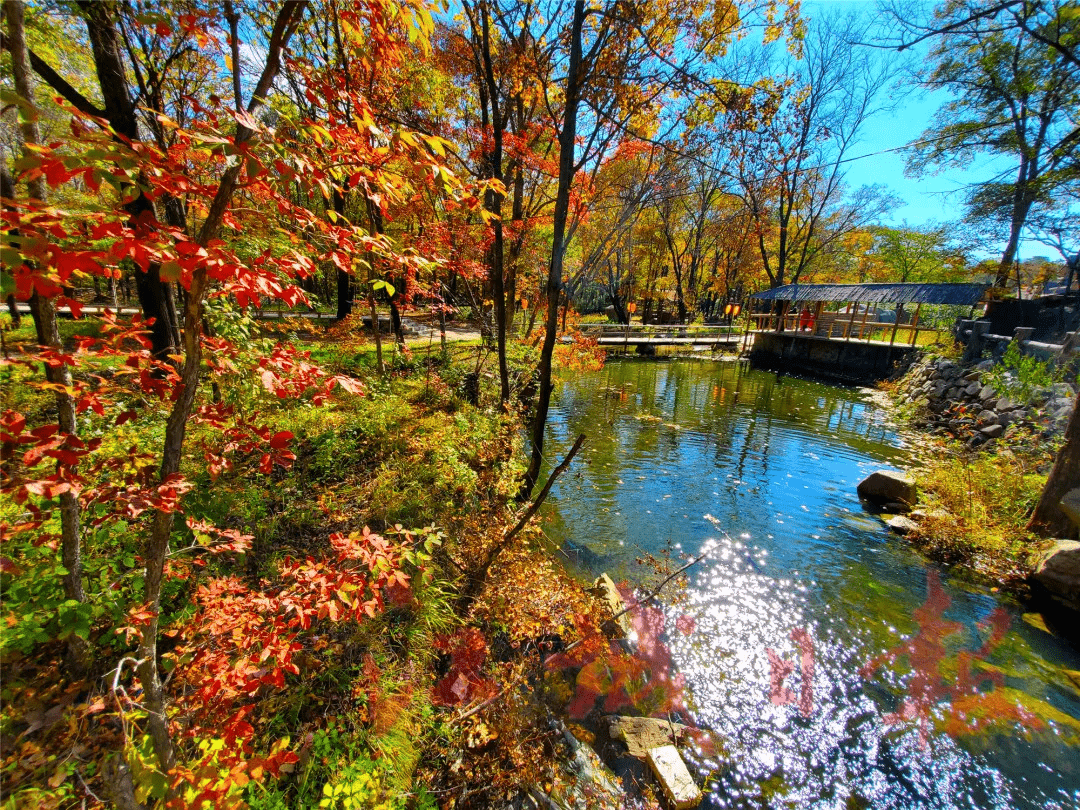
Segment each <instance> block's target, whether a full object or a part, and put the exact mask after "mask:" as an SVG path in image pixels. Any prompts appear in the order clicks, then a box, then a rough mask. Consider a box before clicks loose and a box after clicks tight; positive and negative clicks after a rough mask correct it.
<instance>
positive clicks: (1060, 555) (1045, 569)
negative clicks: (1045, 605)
mask: <svg viewBox="0 0 1080 810" xmlns="http://www.w3.org/2000/svg"><path fill="white" fill-rule="evenodd" d="M1032 579H1034V580H1035V582H1036V583H1037V584H1038V585H1039V586H1041V587H1042V588H1043V589H1044V590H1045V591H1046V592H1047V593H1048V594H1049V595H1050V596H1051V598H1053V599H1054V600H1055V601H1057V602H1060V603H1061V604H1063V605H1065V607H1068V608H1071V609H1072V610H1076V611H1080V543H1078V542H1077V541H1075V540H1059V541H1058V542H1057V543H1056V544H1055V545H1054V547H1053V548H1052V549H1050V550H1049V551H1048V552H1046V554H1044V555H1043V558H1042V560H1040V562H1039V565H1038V567H1036V569H1035V573H1034V574H1032Z"/></svg>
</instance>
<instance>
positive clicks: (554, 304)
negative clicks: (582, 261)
mask: <svg viewBox="0 0 1080 810" xmlns="http://www.w3.org/2000/svg"><path fill="white" fill-rule="evenodd" d="M584 22H585V3H584V0H576V2H575V3H574V17H573V22H572V23H571V29H570V65H569V68H568V71H567V76H566V109H565V110H564V111H563V128H562V132H561V133H560V135H559V184H558V187H557V189H556V192H555V211H554V218H553V221H552V241H551V263H550V264H549V266H548V277H547V286H546V288H545V293H546V297H547V323H546V325H545V326H546V330H545V332H544V343H543V346H542V348H541V350H540V365H539V372H540V391H539V395H538V397H537V401H536V415H535V417H534V418H533V423H532V456H531V458H530V459H529V469H528V470H527V471H526V473H525V478H524V480H523V481H522V484H521V489H520V490H519V492H518V499H519V500H522V501H524V500H527V499H528V497H529V495H530V494H531V493H532V489H533V487H534V486H535V485H536V481H537V479H538V478H539V476H540V465H541V463H542V462H543V460H544V430H545V428H546V427H547V416H548V409H549V408H550V406H551V390H552V383H551V357H552V355H553V354H554V351H555V338H556V335H557V333H558V326H559V320H558V319H559V293H560V292H561V290H562V279H563V256H564V254H565V253H566V220H567V216H568V215H569V212H570V187H571V184H572V183H573V181H574V142H575V140H576V138H577V111H578V103H579V101H580V99H581V81H582V77H581V76H580V73H581V29H582V26H583V24H584Z"/></svg>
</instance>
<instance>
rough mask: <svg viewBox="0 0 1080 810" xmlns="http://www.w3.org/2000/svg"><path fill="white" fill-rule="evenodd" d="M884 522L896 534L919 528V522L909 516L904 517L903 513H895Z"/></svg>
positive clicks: (908, 532) (910, 531) (907, 532)
mask: <svg viewBox="0 0 1080 810" xmlns="http://www.w3.org/2000/svg"><path fill="white" fill-rule="evenodd" d="M885 523H886V524H887V525H888V527H889V528H890V529H892V530H893V531H894V532H896V533H897V534H911V533H912V532H913V531H915V530H916V529H918V528H919V524H918V523H916V522H915V521H914V520H911V519H910V518H906V517H904V516H903V515H896V516H895V517H891V518H889V519H888V520H887V521H885Z"/></svg>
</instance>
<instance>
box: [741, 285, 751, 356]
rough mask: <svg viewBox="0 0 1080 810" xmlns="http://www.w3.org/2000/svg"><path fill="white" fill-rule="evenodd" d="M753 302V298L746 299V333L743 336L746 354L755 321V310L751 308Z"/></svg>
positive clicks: (743, 348) (743, 346) (743, 347)
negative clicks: (752, 322) (751, 327)
mask: <svg viewBox="0 0 1080 810" xmlns="http://www.w3.org/2000/svg"><path fill="white" fill-rule="evenodd" d="M752 300H753V299H752V298H748V299H746V307H744V310H743V311H744V312H746V332H745V333H744V334H743V339H742V350H743V351H744V352H745V351H746V344H747V342H748V341H749V339H750V322H751V321H752V320H754V310H753V309H752V308H751V306H750V302H751V301H752Z"/></svg>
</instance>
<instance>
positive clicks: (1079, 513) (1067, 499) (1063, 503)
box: [1058, 489, 1080, 529]
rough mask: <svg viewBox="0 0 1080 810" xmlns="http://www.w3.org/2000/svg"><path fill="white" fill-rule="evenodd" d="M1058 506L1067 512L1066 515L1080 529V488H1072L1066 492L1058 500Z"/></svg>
mask: <svg viewBox="0 0 1080 810" xmlns="http://www.w3.org/2000/svg"><path fill="white" fill-rule="evenodd" d="M1058 508H1060V509H1061V511H1062V512H1064V513H1065V517H1067V518H1068V519H1069V520H1071V521H1072V522H1073V525H1074V526H1076V527H1077V528H1078V529H1080V489H1071V490H1069V491H1068V492H1066V493H1065V495H1064V496H1063V497H1062V499H1061V500H1060V501H1058Z"/></svg>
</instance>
